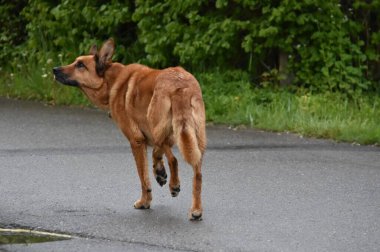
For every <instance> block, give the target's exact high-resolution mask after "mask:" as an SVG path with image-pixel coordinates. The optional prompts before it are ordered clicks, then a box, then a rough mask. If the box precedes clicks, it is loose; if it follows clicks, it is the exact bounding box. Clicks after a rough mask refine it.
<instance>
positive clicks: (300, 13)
mask: <svg viewBox="0 0 380 252" xmlns="http://www.w3.org/2000/svg"><path fill="white" fill-rule="evenodd" d="M0 2H1V6H0V24H1V26H2V29H1V31H0V48H1V51H0V62H1V64H2V66H4V65H5V66H6V67H10V68H12V67H15V66H16V65H17V64H19V62H20V59H23V61H29V63H30V61H34V62H36V61H37V62H46V60H47V59H49V58H53V59H58V58H57V57H58V54H60V55H61V57H60V59H62V58H63V59H64V60H67V61H71V60H72V59H73V57H74V56H75V55H76V54H78V53H86V52H87V50H88V49H89V46H90V45H91V44H92V43H98V44H99V43H101V41H103V40H105V39H107V38H108V37H113V38H114V39H115V40H116V42H117V45H118V48H117V55H116V56H115V58H116V59H117V60H119V61H122V62H124V63H129V62H133V61H139V62H142V63H146V64H149V65H151V66H156V67H165V66H169V65H177V64H181V65H184V66H185V67H187V68H189V69H191V70H192V71H210V70H215V69H218V70H219V71H225V70H239V72H237V73H238V74H239V73H241V72H242V71H243V72H244V74H248V76H249V79H250V80H251V82H252V83H254V84H255V85H264V86H265V85H280V84H284V83H291V86H292V87H297V88H303V89H307V90H311V91H318V92H320V91H333V92H335V91H339V92H342V93H346V94H349V95H352V94H357V93H360V92H362V91H379V89H380V85H379V83H380V82H379V81H380V76H379V74H380V63H379V55H380V27H379V26H380V0H373V1H363V0H345V1H344V0H342V1H337V0H331V1H325V0H302V1H296V0H285V1H278V0H272V1H269V0H261V1H258V0H234V1H228V0H216V1H209V0H207V1H206V0H166V1H161V0H160V1H159V0H136V1H131V0H129V1H128V0H125V1H121V0H112V1H104V0H93V1H76V0H64V1H57V0H33V1H32V0H29V1H28V2H27V1H22V0H16V1H4V0H0ZM62 54H63V56H62Z"/></svg>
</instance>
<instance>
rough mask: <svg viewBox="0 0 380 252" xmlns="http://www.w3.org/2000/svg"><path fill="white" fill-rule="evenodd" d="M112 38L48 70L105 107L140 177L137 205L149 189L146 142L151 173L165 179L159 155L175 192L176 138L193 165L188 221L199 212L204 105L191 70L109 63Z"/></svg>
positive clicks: (143, 204)
mask: <svg viewBox="0 0 380 252" xmlns="http://www.w3.org/2000/svg"><path fill="white" fill-rule="evenodd" d="M114 48H115V46H114V42H113V40H112V39H110V40H108V41H106V42H105V43H104V44H103V46H102V48H101V49H100V51H99V52H98V51H97V48H96V45H94V46H92V47H91V50H90V55H86V56H79V57H78V58H77V59H76V60H75V61H74V62H73V63H72V64H70V65H67V66H62V67H56V68H54V69H53V73H54V77H55V79H56V80H57V81H59V82H61V83H63V84H65V85H69V86H75V87H79V88H80V89H81V90H82V91H83V92H84V93H85V94H86V96H87V97H88V98H89V99H90V100H91V101H92V102H93V103H94V104H95V105H96V106H98V107H100V108H102V109H106V110H109V111H110V114H111V116H112V118H113V120H114V121H115V122H116V123H117V125H118V126H119V128H120V129H121V131H122V132H123V133H124V135H125V136H126V137H127V138H128V140H129V142H130V145H131V148H132V153H133V156H134V158H135V161H136V166H137V171H138V174H139V177H140V181H141V188H142V195H141V198H140V199H139V200H137V201H136V202H135V204H134V207H135V208H137V209H148V208H150V202H151V201H152V189H151V185H150V180H149V174H148V160H147V153H146V149H147V145H151V146H153V155H152V156H153V174H154V176H155V178H156V180H157V182H158V183H159V184H160V185H161V186H163V185H164V184H165V183H166V178H167V175H166V171H165V167H164V162H163V160H162V156H163V154H165V156H166V158H167V161H168V164H169V168H170V175H171V176H170V182H169V189H170V192H171V195H172V196H173V197H176V196H177V195H178V193H179V191H180V181H179V178H178V163H177V159H176V158H175V157H174V155H173V153H172V151H171V147H172V146H173V144H174V143H176V144H177V145H178V147H179V150H180V152H181V154H182V156H183V158H184V159H185V161H186V162H188V163H189V164H190V165H191V166H192V167H193V170H194V177H193V201H192V206H191V209H190V214H189V217H190V220H200V219H201V217H202V202H201V190H202V173H201V165H202V157H203V154H204V151H205V148H206V129H205V108H204V103H203V100H202V93H201V89H200V87H199V84H198V82H197V80H196V79H195V78H194V76H193V75H191V74H190V73H188V72H186V71H185V70H184V69H183V68H181V67H172V68H166V69H163V70H156V69H152V68H149V67H147V66H143V65H140V64H130V65H122V64H120V63H116V62H112V60H111V58H112V55H113V52H114Z"/></svg>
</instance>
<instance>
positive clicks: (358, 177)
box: [0, 98, 380, 252]
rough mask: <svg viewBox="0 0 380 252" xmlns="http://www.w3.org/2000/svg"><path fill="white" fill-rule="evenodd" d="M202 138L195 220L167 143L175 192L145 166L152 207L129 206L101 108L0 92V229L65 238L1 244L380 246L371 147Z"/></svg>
mask: <svg viewBox="0 0 380 252" xmlns="http://www.w3.org/2000/svg"><path fill="white" fill-rule="evenodd" d="M208 146H209V147H208V150H207V152H206V156H205V159H204V166H203V180H204V183H203V206H204V213H203V216H204V218H203V221H201V222H190V221H188V220H187V213H188V210H189V207H190V204H191V179H192V169H191V167H189V166H188V165H186V164H185V163H184V162H183V159H182V158H181V157H180V155H179V153H178V150H177V149H175V154H176V156H177V158H178V160H179V163H180V165H179V167H180V178H181V183H182V184H181V192H180V194H179V196H178V197H177V198H172V197H171V195H170V192H169V189H168V186H167V185H166V186H164V187H163V188H161V187H160V186H159V185H158V184H157V183H156V182H155V181H154V180H153V176H152V173H151V174H150V177H151V179H152V186H153V188H152V189H153V202H152V204H151V209H150V210H135V209H133V203H134V201H135V200H136V199H137V198H138V197H139V193H140V185H139V179H138V176H137V172H136V169H135V165H134V161H133V157H132V154H131V150H130V148H129V144H128V142H127V140H126V139H125V138H124V137H123V136H122V134H121V133H120V131H119V130H118V129H117V128H116V126H115V125H114V124H113V122H112V120H110V119H109V118H108V117H107V115H106V113H104V112H101V111H97V110H93V109H80V108H67V107H49V106H44V105H41V104H40V103H35V102H21V101H12V100H7V99H4V98H0V228H8V227H24V228H30V229H37V230H45V231H54V232H58V233H65V234H70V235H72V236H73V237H74V238H73V239H71V240H66V241H58V242H49V243H39V244H32V245H3V246H0V251H345V252H347V251H379V250H380V148H379V147H373V146H356V145H351V144H347V143H335V142H333V141H330V140H317V139H307V138H302V137H300V136H298V135H293V134H286V133H283V134H277V133H267V132H261V131H257V130H247V129H246V130H231V129H228V128H227V127H221V126H210V127H208ZM150 151H151V150H149V152H150ZM149 156H150V154H149ZM149 162H150V167H151V160H150V161H149Z"/></svg>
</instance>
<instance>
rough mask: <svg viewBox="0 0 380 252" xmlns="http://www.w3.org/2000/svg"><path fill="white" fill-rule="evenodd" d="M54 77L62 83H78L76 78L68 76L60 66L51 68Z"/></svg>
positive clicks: (76, 84) (76, 85) (74, 85)
mask: <svg viewBox="0 0 380 252" xmlns="http://www.w3.org/2000/svg"><path fill="white" fill-rule="evenodd" d="M53 74H54V79H55V80H56V81H58V82H60V83H62V84H64V85H68V86H72V87H79V83H78V82H77V81H76V80H71V79H70V78H69V76H68V75H67V74H65V73H63V71H62V67H54V68H53Z"/></svg>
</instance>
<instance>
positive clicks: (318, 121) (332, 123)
mask: <svg viewBox="0 0 380 252" xmlns="http://www.w3.org/2000/svg"><path fill="white" fill-rule="evenodd" d="M51 67H52V66H49V65H48V64H47V66H46V67H45V68H41V69H40V68H36V67H33V66H30V67H29V68H28V69H33V70H31V71H22V72H21V71H15V73H13V74H9V73H4V72H3V73H2V74H0V96H6V97H11V98H19V99H29V100H40V101H44V102H47V103H49V104H53V105H55V104H64V105H80V106H89V105H90V104H89V102H88V101H87V99H86V98H85V97H84V96H83V95H82V94H81V93H80V92H79V90H77V89H75V88H69V87H65V86H61V85H58V84H56V83H54V81H53V79H52V75H51V74H50V71H51ZM196 77H197V78H198V79H199V81H200V83H201V86H202V90H203V95H204V99H205V103H206V110H207V120H208V121H210V122H214V123H221V124H232V125H248V126H250V127H254V128H260V129H266V130H271V131H291V132H296V133H300V134H303V135H306V136H314V137H321V138H332V139H336V140H339V141H348V142H356V143H360V144H380V97H379V96H378V95H375V94H373V95H362V96H358V97H356V98H355V99H352V98H351V99H349V98H347V97H346V96H344V95H342V94H338V93H327V94H310V93H307V92H303V93H302V94H295V93H292V92H289V91H286V90H278V89H277V90H274V89H263V88H253V87H252V84H251V83H250V81H249V79H248V76H247V75H246V74H244V73H243V72H225V73H223V74H221V73H201V74H196Z"/></svg>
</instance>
